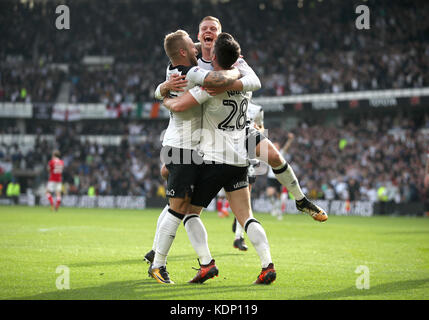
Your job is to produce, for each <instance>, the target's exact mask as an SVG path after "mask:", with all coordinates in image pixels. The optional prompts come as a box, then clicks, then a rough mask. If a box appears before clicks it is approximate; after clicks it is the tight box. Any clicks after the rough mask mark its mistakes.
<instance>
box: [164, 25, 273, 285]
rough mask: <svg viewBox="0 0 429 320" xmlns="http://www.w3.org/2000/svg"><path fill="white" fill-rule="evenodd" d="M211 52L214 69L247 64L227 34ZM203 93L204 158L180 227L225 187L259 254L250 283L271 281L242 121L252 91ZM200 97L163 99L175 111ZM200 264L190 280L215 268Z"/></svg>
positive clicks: (195, 104)
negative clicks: (253, 206)
mask: <svg viewBox="0 0 429 320" xmlns="http://www.w3.org/2000/svg"><path fill="white" fill-rule="evenodd" d="M211 51H212V55H211V57H212V64H213V67H214V70H220V69H229V68H230V67H231V65H232V64H233V63H234V62H235V61H236V63H235V65H236V66H237V67H238V68H239V69H240V66H241V67H244V68H246V67H247V64H246V62H245V61H244V60H243V59H241V58H240V59H238V60H237V58H238V56H239V53H240V47H239V45H238V43H237V42H236V41H235V40H234V38H233V37H232V36H231V35H229V34H227V33H221V34H219V35H218V37H217V39H216V42H215V46H214V47H213V48H212V50H211ZM234 52H235V54H234ZM240 70H241V69H240ZM203 92H204V93H206V94H207V96H206V100H205V102H204V104H203V126H202V128H203V130H202V133H201V141H200V145H199V150H200V151H201V153H202V155H203V158H204V161H205V162H204V163H203V164H202V165H201V166H200V167H199V169H200V170H199V178H198V180H197V184H196V185H195V188H194V192H193V194H192V199H191V204H192V205H193V206H192V209H191V210H190V214H189V215H188V216H187V217H186V218H185V221H184V224H185V227H186V222H188V223H189V222H190V221H191V220H195V219H193V218H199V214H200V213H201V210H202V208H203V207H207V206H208V205H209V204H210V202H211V200H212V199H213V198H214V197H215V196H216V194H217V193H218V192H219V190H221V189H222V188H224V189H225V191H226V195H227V198H228V200H229V203H230V206H231V209H232V212H233V213H234V215H235V216H236V218H237V220H238V222H239V223H240V224H241V225H242V226H244V229H245V231H246V232H247V235H248V237H249V239H250V241H251V242H252V244H253V246H254V247H255V249H256V251H257V253H258V255H259V258H260V262H261V266H262V270H261V272H260V274H259V275H258V277H257V279H256V281H255V282H254V283H256V284H270V283H272V282H273V281H274V280H275V279H276V271H275V269H274V264H273V262H272V259H271V254H270V248H269V244H268V239H267V236H266V233H265V231H264V229H263V227H262V226H261V224H260V223H259V222H258V221H257V220H256V219H255V218H254V217H253V214H252V210H251V205H250V193H249V188H248V185H249V184H248V178H247V167H248V164H249V162H248V151H247V145H246V137H247V131H248V130H247V129H248V127H247V123H246V122H247V107H248V102H249V99H250V97H251V92H249V91H244V90H242V91H235V90H229V91H227V92H224V93H222V94H219V95H217V96H215V97H212V96H210V95H209V94H208V93H207V92H206V91H203ZM200 102H201V101H197V100H196V99H195V98H194V97H193V96H192V94H191V93H189V92H186V93H185V94H183V95H182V96H180V97H177V98H166V99H164V105H165V106H166V107H168V108H169V109H170V110H172V111H175V112H181V111H186V110H189V109H192V108H200V106H199V104H200ZM198 220H199V219H198ZM200 242H201V244H203V243H204V242H207V239H200ZM205 246H206V245H204V246H201V247H205ZM194 248H195V247H194ZM196 251H197V253H198V255H199V257H200V259H203V258H204V257H205V256H210V252H209V250H207V251H206V252H203V250H201V251H198V250H196ZM210 258H211V256H210ZM200 266H201V268H200V269H199V271H198V273H197V275H196V276H195V278H194V279H193V280H191V282H202V281H200V280H201V279H205V278H207V274H209V276H210V273H211V272H212V271H213V270H215V272H216V274H217V272H218V270H217V268H216V266H215V264H214V260H213V259H212V260H211V262H210V263H209V264H204V263H203V264H200Z"/></svg>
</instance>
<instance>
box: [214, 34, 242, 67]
mask: <svg viewBox="0 0 429 320" xmlns="http://www.w3.org/2000/svg"><path fill="white" fill-rule="evenodd" d="M240 52H241V48H240V45H239V44H238V42H237V41H236V40H235V39H234V37H233V36H231V35H230V34H229V33H226V32H222V33H221V34H219V35H218V37H217V39H216V42H215V45H214V53H215V55H216V58H217V62H218V64H219V66H220V67H221V68H222V69H229V68H231V66H232V65H233V64H234V63H235V62H236V61H237V59H238V57H239V56H240Z"/></svg>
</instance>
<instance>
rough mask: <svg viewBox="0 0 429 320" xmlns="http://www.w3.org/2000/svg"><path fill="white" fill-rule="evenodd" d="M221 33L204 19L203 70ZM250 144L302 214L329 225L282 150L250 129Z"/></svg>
mask: <svg viewBox="0 0 429 320" xmlns="http://www.w3.org/2000/svg"><path fill="white" fill-rule="evenodd" d="M220 32H221V25H220V22H219V20H218V19H217V18H214V17H210V16H209V17H205V18H203V20H202V21H201V22H200V27H199V33H198V40H199V41H200V43H201V53H202V56H201V58H200V59H198V65H199V66H201V67H204V66H206V67H208V64H209V61H210V50H211V47H212V44H213V41H214V40H216V37H217V35H218V34H219V33H220ZM249 68H250V67H249ZM237 85H239V84H238V81H235V82H233V84H232V85H231V86H230V87H228V88H227V89H225V88H224V87H222V88H213V89H212V88H207V91H208V92H209V93H210V94H212V95H214V94H219V93H222V92H224V91H225V90H240V89H239V88H237ZM247 143H248V150H249V154H250V155H251V158H252V157H253V155H252V153H253V152H254V153H255V155H256V157H257V158H258V159H260V160H263V161H264V162H266V163H268V164H269V166H270V167H271V168H272V169H273V173H274V175H275V177H276V179H277V180H278V181H279V182H280V183H281V184H282V185H283V186H285V187H286V188H287V190H288V192H290V193H291V194H292V195H293V196H294V198H295V200H296V207H297V209H298V210H300V211H301V212H303V213H306V214H309V215H310V216H311V217H312V218H313V219H314V220H316V221H320V222H325V221H326V220H327V219H328V215H327V214H326V212H325V211H324V210H323V209H322V208H320V207H319V206H317V205H315V204H313V203H312V202H311V201H309V200H308V199H307V198H306V197H305V195H304V194H303V192H302V190H301V187H300V186H299V182H298V179H297V178H296V176H295V173H294V171H293V169H292V167H291V166H290V165H289V164H288V163H287V161H286V160H285V159H284V157H283V156H282V155H281V153H280V152H279V150H278V149H277V148H276V147H275V146H274V145H273V143H272V142H271V141H270V140H269V139H267V138H266V137H265V136H264V135H263V134H262V133H261V132H260V131H258V130H257V129H256V128H254V127H251V126H250V127H249V131H248V142H247Z"/></svg>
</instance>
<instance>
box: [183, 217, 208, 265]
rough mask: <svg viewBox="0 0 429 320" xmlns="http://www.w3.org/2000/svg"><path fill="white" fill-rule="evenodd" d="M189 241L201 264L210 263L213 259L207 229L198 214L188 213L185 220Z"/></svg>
mask: <svg viewBox="0 0 429 320" xmlns="http://www.w3.org/2000/svg"><path fill="white" fill-rule="evenodd" d="M183 224H184V225H185V229H186V232H187V233H188V237H189V241H191V244H192V247H193V248H194V250H195V252H196V253H197V255H198V257H199V259H200V263H201V264H209V263H210V261H212V256H211V254H210V249H209V244H208V240H207V239H208V238H207V231H206V228H205V227H204V224H203V222H202V221H201V219H200V216H199V215H197V214H191V215H187V216H186V217H185V219H184V220H183Z"/></svg>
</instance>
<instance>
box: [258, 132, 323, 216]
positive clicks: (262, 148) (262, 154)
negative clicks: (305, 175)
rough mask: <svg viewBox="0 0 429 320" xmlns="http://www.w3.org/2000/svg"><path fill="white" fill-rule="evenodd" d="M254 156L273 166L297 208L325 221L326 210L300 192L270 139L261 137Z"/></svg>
mask: <svg viewBox="0 0 429 320" xmlns="http://www.w3.org/2000/svg"><path fill="white" fill-rule="evenodd" d="M256 156H257V157H258V158H259V159H261V160H263V161H265V162H267V163H268V164H269V165H270V166H271V167H272V168H273V172H274V174H275V176H276V178H277V180H278V181H279V182H280V183H281V184H282V185H283V186H285V187H286V188H287V189H288V190H289V192H290V193H291V194H292V195H293V196H294V198H295V201H296V207H297V209H298V210H300V211H301V212H304V213H307V214H309V215H310V216H311V217H313V219H314V220H316V221H320V222H325V221H326V220H328V215H327V214H326V212H325V211H324V210H323V209H322V208H320V207H319V206H317V205H315V204H313V203H312V202H310V201H309V200H308V199H307V198H306V197H305V195H304V194H303V193H302V190H301V187H300V185H299V182H298V179H297V178H296V176H295V173H294V171H293V169H292V167H291V166H290V165H289V164H288V163H287V162H286V160H285V159H284V158H283V156H282V155H281V154H280V152H279V151H278V150H277V148H276V147H275V146H274V145H273V143H272V142H271V141H270V140H268V139H263V140H261V141H260V142H259V143H258V145H257V146H256Z"/></svg>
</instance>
